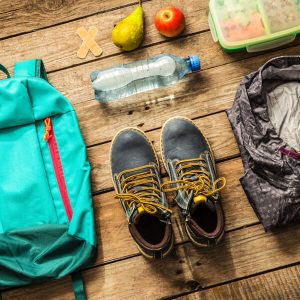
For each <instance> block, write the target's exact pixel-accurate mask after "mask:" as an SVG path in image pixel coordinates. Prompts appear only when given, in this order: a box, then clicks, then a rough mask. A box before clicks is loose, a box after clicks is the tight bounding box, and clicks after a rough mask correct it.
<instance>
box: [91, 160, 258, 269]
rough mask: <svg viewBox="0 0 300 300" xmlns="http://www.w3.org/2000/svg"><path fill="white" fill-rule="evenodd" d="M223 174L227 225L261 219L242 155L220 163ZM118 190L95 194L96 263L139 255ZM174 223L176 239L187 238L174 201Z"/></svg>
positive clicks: (220, 173) (223, 194)
mask: <svg viewBox="0 0 300 300" xmlns="http://www.w3.org/2000/svg"><path fill="white" fill-rule="evenodd" d="M217 167H218V172H219V175H220V176H225V177H226V178H227V186H226V187H225V189H224V190H223V191H222V197H223V199H222V203H223V207H224V212H225V220H226V221H225V228H226V230H227V231H228V230H233V229H237V228H240V227H242V226H246V225H250V224H253V223H256V222H258V220H257V217H256V216H255V214H254V212H253V210H252V208H251V206H250V204H249V203H248V200H247V198H246V195H245V193H244V191H243V189H242V187H241V185H240V182H239V178H240V177H241V176H242V174H243V166H242V163H241V160H240V159H233V160H230V161H226V162H223V163H219V164H217ZM114 196H115V193H114V192H109V193H105V194H101V195H98V196H95V197H94V207H95V216H96V227H97V232H98V242H99V249H98V250H99V253H98V259H97V264H103V263H107V262H110V261H113V260H116V259H119V258H124V257H128V256H133V255H137V254H138V251H137V248H136V246H135V244H134V242H133V240H132V238H131V236H130V234H129V232H128V228H127V221H126V219H125V216H124V212H123V209H122V208H121V205H120V204H119V202H118V200H116V199H114ZM172 210H173V216H172V225H173V230H174V234H175V241H176V243H182V242H185V241H187V240H188V238H187V235H186V232H185V229H184V226H183V220H182V218H181V216H180V213H179V211H178V209H177V207H176V206H174V205H172Z"/></svg>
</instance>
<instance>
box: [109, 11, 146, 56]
mask: <svg viewBox="0 0 300 300" xmlns="http://www.w3.org/2000/svg"><path fill="white" fill-rule="evenodd" d="M143 37H144V12H143V8H142V6H141V5H139V6H138V7H137V8H136V9H135V10H134V12H133V13H132V14H130V15H129V16H128V17H126V18H125V19H123V20H122V21H120V22H119V23H118V24H117V25H116V26H115V28H114V30H113V32H112V40H113V42H114V44H115V45H116V46H117V47H119V48H121V49H122V50H124V51H131V50H134V49H136V48H138V47H139V45H140V44H141V42H142V40H143Z"/></svg>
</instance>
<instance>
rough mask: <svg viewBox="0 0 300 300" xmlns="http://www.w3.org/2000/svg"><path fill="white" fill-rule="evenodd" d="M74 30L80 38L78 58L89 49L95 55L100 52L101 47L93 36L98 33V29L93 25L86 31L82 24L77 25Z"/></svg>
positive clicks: (84, 54) (83, 56) (84, 55)
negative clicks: (80, 25)
mask: <svg viewBox="0 0 300 300" xmlns="http://www.w3.org/2000/svg"><path fill="white" fill-rule="evenodd" d="M76 32H77V34H78V35H79V36H80V38H81V39H82V44H81V46H80V48H79V50H78V52H77V56H78V57H79V58H85V57H86V56H87V54H88V52H89V50H91V52H92V53H93V54H94V55H95V56H100V55H101V54H102V49H101V48H100V46H99V45H98V44H97V43H96V41H95V37H96V35H97V33H98V29H97V28H96V27H95V26H92V27H90V28H89V30H88V31H86V29H85V28H84V27H83V26H82V27H79V28H78V29H77V31H76Z"/></svg>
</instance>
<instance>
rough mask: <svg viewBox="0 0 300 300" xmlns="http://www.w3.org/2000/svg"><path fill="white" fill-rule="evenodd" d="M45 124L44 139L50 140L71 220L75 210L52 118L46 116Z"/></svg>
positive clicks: (57, 173) (59, 183)
mask: <svg viewBox="0 0 300 300" xmlns="http://www.w3.org/2000/svg"><path fill="white" fill-rule="evenodd" d="M44 124H45V134H44V141H46V142H48V145H49V149H50V155H51V159H52V163H53V167H54V172H55V176H56V180H57V183H58V187H59V191H60V195H61V198H62V200H63V204H64V207H65V210H66V214H67V217H68V220H69V222H70V221H71V220H72V216H73V210H72V206H71V202H70V198H69V195H68V191H67V186H66V182H65V177H64V171H63V167H62V163H61V159H60V154H59V150H58V146H57V142H56V138H55V133H54V128H53V126H52V120H51V118H46V119H45V120H44Z"/></svg>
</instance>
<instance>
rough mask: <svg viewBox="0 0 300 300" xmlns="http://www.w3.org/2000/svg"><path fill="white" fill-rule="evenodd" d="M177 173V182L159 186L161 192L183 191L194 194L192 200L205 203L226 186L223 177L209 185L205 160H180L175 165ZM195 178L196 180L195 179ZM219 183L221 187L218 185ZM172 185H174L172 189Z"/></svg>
mask: <svg viewBox="0 0 300 300" xmlns="http://www.w3.org/2000/svg"><path fill="white" fill-rule="evenodd" d="M179 165H181V166H180V167H179V168H178V170H177V172H178V174H181V175H180V177H179V179H178V180H174V181H168V182H166V183H164V184H162V186H161V190H162V191H163V192H166V193H167V192H176V191H178V190H184V191H185V192H186V193H187V194H189V193H190V192H191V191H193V192H194V200H195V202H197V201H206V200H207V197H208V196H212V195H215V194H216V193H218V192H219V191H221V190H222V189H223V188H224V187H225V185H226V179H225V177H220V178H218V179H217V180H216V181H214V182H213V183H212V184H211V180H210V176H209V175H210V174H209V172H208V171H207V165H206V164H205V159H203V158H195V159H186V160H181V161H178V162H177V163H176V165H175V166H176V168H177V167H178V166H179ZM195 177H196V179H195ZM220 183H221V185H220ZM174 185H176V186H175V187H174Z"/></svg>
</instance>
